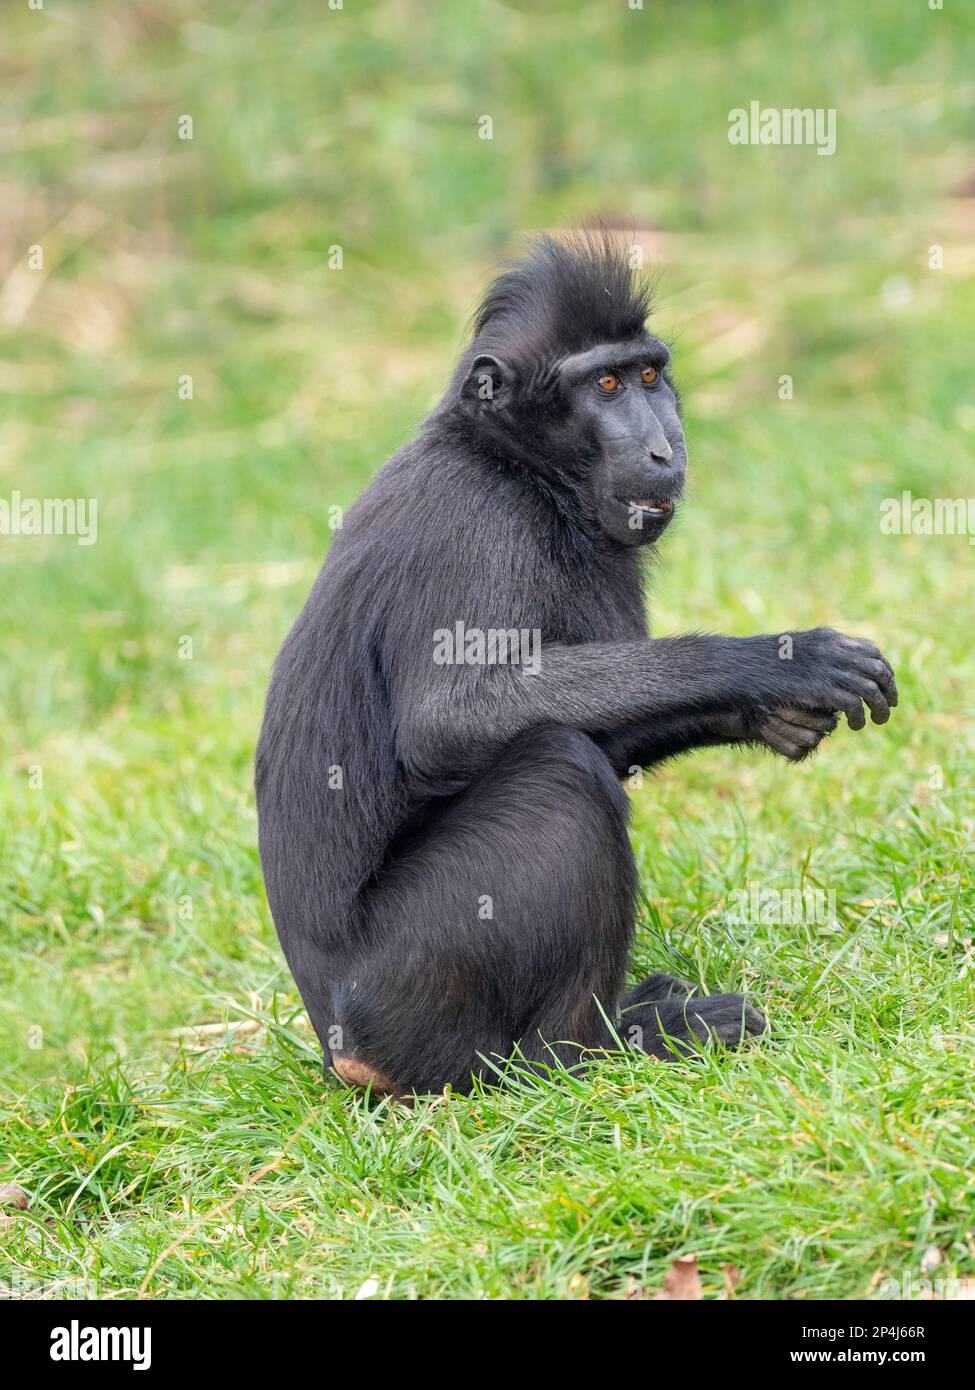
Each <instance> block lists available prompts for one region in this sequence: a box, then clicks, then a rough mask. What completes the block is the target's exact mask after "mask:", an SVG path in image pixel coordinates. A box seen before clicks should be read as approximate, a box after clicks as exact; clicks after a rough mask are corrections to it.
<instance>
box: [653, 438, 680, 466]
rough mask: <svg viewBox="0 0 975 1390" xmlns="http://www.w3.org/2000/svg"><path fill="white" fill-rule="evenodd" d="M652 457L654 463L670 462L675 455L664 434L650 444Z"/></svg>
mask: <svg viewBox="0 0 975 1390" xmlns="http://www.w3.org/2000/svg"><path fill="white" fill-rule="evenodd" d="M650 457H651V458H652V459H653V461H654V463H664V464H667V463H670V460H671V459H672V458H673V457H674V451H673V449H672V448H671V447H670V445H669V444H668V443H667V441H666V439H665V438H664V437H663V435H661V437H660V438H659V439H655V440H654V441H653V443H652V444H651V445H650Z"/></svg>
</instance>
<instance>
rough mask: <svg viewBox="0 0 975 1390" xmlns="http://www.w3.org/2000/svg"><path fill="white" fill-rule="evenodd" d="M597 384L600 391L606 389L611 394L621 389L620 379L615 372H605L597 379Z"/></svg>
mask: <svg viewBox="0 0 975 1390" xmlns="http://www.w3.org/2000/svg"><path fill="white" fill-rule="evenodd" d="M596 385H597V386H598V387H599V389H600V391H605V392H606V394H607V395H609V396H611V395H612V394H613V392H614V391H618V390H619V387H620V379H619V377H618V376H617V375H616V373H615V372H603V374H602V376H601V377H599V378H598V379H597V381H596Z"/></svg>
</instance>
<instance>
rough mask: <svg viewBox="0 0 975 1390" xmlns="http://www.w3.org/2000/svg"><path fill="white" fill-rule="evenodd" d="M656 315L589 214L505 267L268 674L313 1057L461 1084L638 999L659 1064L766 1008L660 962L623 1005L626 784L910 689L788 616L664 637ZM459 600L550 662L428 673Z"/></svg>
mask: <svg viewBox="0 0 975 1390" xmlns="http://www.w3.org/2000/svg"><path fill="white" fill-rule="evenodd" d="M648 309H649V302H648V299H647V297H646V294H645V292H644V290H642V289H641V288H640V287H639V286H637V285H635V284H634V282H633V277H632V276H631V274H630V272H629V269H628V266H627V262H626V259H625V257H624V256H623V255H622V254H621V253H620V252H619V251H618V250H617V249H616V248H614V246H613V245H612V244H611V243H610V242H609V241H608V240H607V239H605V238H602V237H599V236H588V237H585V238H582V239H581V240H577V241H576V242H574V243H569V242H556V241H553V240H550V239H543V240H542V241H541V242H540V243H538V245H537V246H536V247H535V249H534V251H533V252H532V254H531V255H530V256H529V257H528V258H527V259H525V260H524V261H521V262H519V263H517V264H515V265H514V266H513V267H511V268H510V269H509V270H508V271H507V272H506V273H505V274H503V275H502V276H501V277H500V278H499V279H498V280H497V281H496V283H495V284H494V285H493V286H492V287H491V289H490V290H489V291H488V294H487V296H486V298H485V300H484V303H483V305H482V307H481V309H480V311H479V313H478V314H477V316H476V319H475V321H474V335H473V339H472V342H471V344H470V347H469V348H468V350H467V351H466V352H465V353H464V356H463V358H462V360H461V363H460V365H459V367H458V370H457V372H456V373H455V374H454V377H453V380H452V382H451V385H450V387H449V389H448V391H447V394H446V395H445V397H444V399H443V401H442V402H441V404H440V405H439V406H438V407H437V409H436V410H435V411H434V412H433V413H432V415H431V416H430V417H429V419H428V420H427V421H426V422H425V424H424V427H423V430H422V432H421V434H420V437H419V438H418V439H417V440H415V441H414V442H413V443H411V444H408V445H407V446H406V447H405V448H403V449H402V450H401V451H400V452H399V453H398V454H396V455H395V456H394V457H393V458H392V459H391V460H390V462H389V463H388V464H387V465H386V467H385V468H384V469H383V470H382V471H381V472H380V473H379V474H378V476H377V477H376V478H375V479H374V480H373V482H372V483H371V484H370V486H369V487H368V488H367V489H366V491H365V493H364V494H363V495H362V497H361V498H360V499H359V500H358V502H357V503H356V504H355V506H354V507H352V508H351V510H350V511H349V513H348V515H347V517H346V518H345V524H344V526H343V527H342V529H341V530H339V531H338V533H337V535H336V538H335V541H334V543H333V545H332V548H331V551H330V552H329V555H328V559H327V561H326V563H325V566H324V568H323V569H322V572H321V574H320V575H319V577H318V580H317V582H316V584H315V586H314V588H313V590H312V593H311V595H310V597H309V599H308V602H307V603H306V605H305V607H304V609H303V611H302V613H301V614H300V616H299V618H298V620H297V622H296V623H295V626H294V628H293V630H292V631H291V633H290V635H289V636H288V638H287V640H286V642H285V643H284V646H283V648H282V650H281V653H280V655H279V657H278V661H277V664H276V666H275V670H274V676H273V679H272V682H271V688H270V692H269V695H268V701H267V710H266V714H265V720H264V726H263V729H262V733H261V739H260V745H259V748H258V755H257V798H258V809H259V816H260V846H261V856H262V862H263V866H264V873H265V879H266V883H267V890H268V897H269V900H270V904H271V909H272V912H273V915H274V920H275V923H276V925H277V929H278V932H279V935H280V938H281V943H282V945H283V948H284V951H285V954H286V956H287V959H288V963H289V965H290V967H291V969H292V971H293V973H294V976H295V979H296V980H297V982H298V986H299V988H300V990H301V993H302V997H303V999H304V1001H305V1004H306V1006H307V1008H308V1012H309V1015H310V1017H311V1020H312V1023H313V1024H314V1026H315V1028H316V1030H317V1032H318V1035H319V1037H320V1039H321V1041H322V1044H323V1046H324V1048H325V1056H326V1061H331V1062H333V1063H335V1064H338V1065H339V1069H340V1070H342V1061H343V1059H346V1060H348V1059H353V1060H354V1061H355V1063H356V1064H357V1065H359V1066H362V1067H365V1068H367V1069H371V1072H372V1073H373V1074H374V1075H375V1076H376V1077H377V1078H381V1079H382V1081H383V1083H384V1084H386V1085H388V1087H389V1088H390V1089H392V1090H394V1091H396V1092H400V1093H402V1092H409V1091H412V1090H416V1091H420V1092H425V1091H431V1090H438V1089H440V1088H441V1087H443V1086H444V1085H445V1084H446V1083H450V1084H451V1085H453V1086H454V1087H456V1088H459V1089H466V1088H468V1087H469V1086H470V1081H471V1075H472V1073H475V1072H481V1071H483V1070H484V1066H485V1064H484V1062H483V1061H482V1058H485V1057H493V1058H495V1059H496V1060H497V1059H503V1058H505V1057H507V1056H509V1055H510V1054H511V1052H512V1050H513V1048H514V1047H515V1046H516V1045H518V1046H519V1047H520V1049H521V1052H522V1055H523V1056H524V1057H526V1058H527V1059H528V1060H529V1061H530V1062H531V1061H549V1060H551V1057H552V1055H553V1053H554V1055H556V1056H559V1057H562V1058H563V1059H564V1060H567V1061H570V1060H578V1058H579V1055H580V1050H582V1049H587V1048H597V1047H600V1046H605V1045H607V1044H608V1043H609V1041H610V1034H609V1032H608V1030H607V1026H606V1023H605V1019H604V1014H605V1015H607V1016H608V1017H609V1018H610V1019H611V1020H612V1019H614V1018H617V1017H620V1015H619V1010H620V1008H622V1009H623V1014H622V1016H621V1017H620V1023H621V1027H623V1026H624V1024H625V1027H624V1033H626V1034H628V1035H629V1037H630V1038H633V1039H635V1040H636V1042H637V1043H638V1045H641V1046H643V1047H644V1048H645V1049H646V1050H647V1051H649V1052H652V1053H655V1054H657V1055H665V1054H666V1052H667V1050H668V1047H669V1045H670V1044H669V1043H668V1041H667V1040H668V1039H670V1040H672V1043H673V1045H674V1046H675V1047H676V1048H677V1049H678V1050H680V1049H681V1048H686V1047H687V1046H689V1045H692V1044H693V1043H694V1042H695V1040H696V1039H704V1038H707V1037H709V1036H710V1037H716V1038H717V1039H718V1040H720V1041H723V1042H726V1043H729V1044H733V1043H735V1042H737V1041H739V1040H740V1038H741V1037H742V1036H745V1035H748V1034H753V1033H756V1032H759V1031H761V1029H762V1027H763V1026H764V1022H763V1020H762V1018H761V1015H760V1014H758V1013H757V1012H756V1011H755V1010H753V1009H750V1008H749V1007H748V1006H747V1005H746V1004H745V1003H744V1001H743V1000H742V998H741V997H740V996H738V995H726V996H718V997H710V998H709V997H707V996H704V997H700V996H690V995H688V994H686V993H685V992H684V990H683V989H682V988H681V986H680V982H676V981H669V980H668V977H659V976H653V977H651V978H650V981H646V982H644V983H643V985H642V986H637V988H636V990H635V991H634V992H633V993H631V995H630V996H626V997H625V996H624V989H623V986H624V979H625V974H626V965H627V958H628V953H629V949H630V945H631V939H632V933H633V918H634V902H633V896H634V884H635V872H634V865H633V857H632V853H631V850H630V846H629V843H628V840H627V835H626V798H625V796H624V793H623V791H622V789H621V787H620V785H619V778H620V777H621V776H624V775H625V774H626V773H627V772H628V771H629V770H630V769H631V768H632V767H634V766H650V765H652V764H654V763H656V762H659V761H660V760H661V759H662V758H666V757H669V756H671V755H673V754H675V753H680V752H685V751H688V750H689V749H692V748H695V747H700V746H703V745H707V744H713V743H729V742H732V743H743V742H757V743H764V744H766V745H767V746H768V747H771V748H774V749H776V750H777V751H779V752H781V753H783V754H785V756H787V757H790V758H794V759H798V758H800V757H803V756H805V754H806V753H808V752H809V751H810V749H811V748H812V747H814V746H815V745H816V744H817V743H818V742H819V741H820V739H821V738H822V737H823V735H824V734H825V733H827V732H828V731H829V730H830V729H831V728H832V727H833V725H834V723H835V718H834V714H835V712H837V711H840V710H842V711H845V712H846V713H847V715H848V718H849V720H850V723H851V725H852V726H854V727H862V725H863V722H864V720H863V712H862V705H861V701H863V702H865V703H866V704H867V705H868V706H869V708H870V711H871V714H872V715H873V717H874V719H875V721H877V722H881V721H882V720H883V719H884V718H886V717H887V714H888V711H889V705H890V704H893V703H895V702H896V691H895V689H894V685H893V678H892V675H891V673H890V668H889V666H888V665H887V663H886V662H885V661H884V659H883V658H882V657H881V656H880V653H879V652H878V651H877V650H876V648H874V647H872V646H871V645H870V644H869V643H865V642H860V641H853V640H852V639H848V638H843V637H841V636H840V635H839V634H838V633H834V632H832V631H830V630H829V629H816V630H814V631H812V632H809V633H793V634H789V638H790V641H791V646H790V647H789V651H788V654H787V656H786V658H785V659H783V653H782V644H781V642H780V639H779V638H776V637H774V636H768V637H753V638H729V637H717V636H689V637H680V638H670V639H662V640H650V639H649V637H648V633H647V628H646V624H645V618H644V607H643V596H642V589H641V564H640V560H641V550H645V549H646V548H647V547H649V546H652V545H653V543H654V542H655V541H656V539H657V538H658V536H659V534H660V533H661V532H662V530H663V529H664V527H665V526H666V525H667V524H668V522H669V521H670V519H671V518H672V517H673V515H674V513H675V511H676V509H677V507H678V506H679V504H680V500H681V495H682V490H683V482H684V473H685V468H686V454H685V451H684V440H683V433H682V431H681V428H680V421H679V415H678V408H677V398H676V393H675V391H674V388H673V385H672V383H671V381H670V379H669V369H668V366H667V353H666V349H665V348H664V346H663V344H662V343H660V341H659V340H658V339H656V338H655V337H653V336H652V335H651V334H650V333H648V332H647V330H646V328H645V322H644V321H645V318H646V315H647V312H648ZM597 347H598V350H597V351H596V353H595V357H593V353H592V350H593V349H597ZM604 347H606V348H607V351H606V352H605V353H604V352H603V348H604ZM609 349H611V351H610V350H609ZM587 354H588V356H587ZM604 356H605V357H606V358H607V359H612V360H605V361H604V360H603V358H604ZM591 357H593V362H596V361H597V359H598V366H593V364H592V363H591V362H590V358H591ZM617 360H618V362H619V364H620V365H619V370H618V372H617V371H613V372H611V371H609V369H610V368H614V366H615V364H616V363H617ZM652 364H656V365H655V366H653V370H651V366H652ZM595 378H598V380H597V379H595ZM651 378H652V380H651ZM613 383H616V384H615V385H613ZM647 503H649V504H650V505H645V504H647ZM458 622H461V623H463V624H464V626H465V629H466V630H468V631H469V630H470V629H479V630H481V631H483V632H486V631H488V630H489V629H497V630H504V631H508V630H512V629H515V630H518V631H520V630H522V629H524V630H526V631H531V630H538V631H539V632H540V634H541V663H540V669H539V671H538V673H537V674H529V673H528V672H527V671H526V670H525V669H524V668H523V667H521V666H518V665H510V664H508V665H504V664H495V665H487V664H453V665H451V664H446V665H443V664H437V663H436V662H435V661H434V658H433V654H434V642H435V634H436V633H437V632H438V630H448V631H450V632H453V631H454V630H455V624H457V623H458ZM475 655H476V653H475ZM773 711H774V712H773ZM339 780H340V782H341V785H339Z"/></svg>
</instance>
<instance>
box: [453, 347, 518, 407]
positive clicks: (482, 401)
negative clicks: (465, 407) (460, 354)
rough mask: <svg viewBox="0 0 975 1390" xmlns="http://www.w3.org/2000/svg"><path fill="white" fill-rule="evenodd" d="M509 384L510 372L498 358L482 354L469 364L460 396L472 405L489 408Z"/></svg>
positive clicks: (510, 381) (486, 353) (510, 382)
mask: <svg viewBox="0 0 975 1390" xmlns="http://www.w3.org/2000/svg"><path fill="white" fill-rule="evenodd" d="M511 384H512V377H511V372H510V371H509V370H508V368H507V366H506V365H505V364H504V362H502V361H501V359H500V357H492V356H491V354H490V353H488V352H482V353H481V354H480V355H479V356H477V357H475V358H474V361H473V362H472V363H471V366H470V371H469V372H468V373H467V379H466V381H465V382H464V389H463V392H462V395H463V396H464V399H465V400H466V401H468V402H470V403H471V404H472V405H484V406H490V405H491V403H492V402H493V401H496V400H497V399H498V397H499V396H500V395H501V394H502V392H504V391H506V390H507V389H509V388H510V386H511Z"/></svg>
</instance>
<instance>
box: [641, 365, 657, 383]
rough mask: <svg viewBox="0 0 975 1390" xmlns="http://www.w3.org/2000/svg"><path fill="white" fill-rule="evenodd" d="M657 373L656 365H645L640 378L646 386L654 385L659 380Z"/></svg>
mask: <svg viewBox="0 0 975 1390" xmlns="http://www.w3.org/2000/svg"><path fill="white" fill-rule="evenodd" d="M657 375H658V373H657V369H656V367H644V369H643V371H642V372H641V373H640V380H641V381H642V382H643V384H644V386H652V385H653V383H654V382H655V381H656V380H657Z"/></svg>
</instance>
